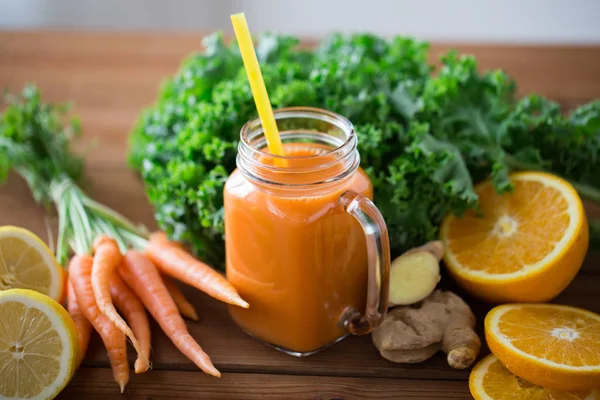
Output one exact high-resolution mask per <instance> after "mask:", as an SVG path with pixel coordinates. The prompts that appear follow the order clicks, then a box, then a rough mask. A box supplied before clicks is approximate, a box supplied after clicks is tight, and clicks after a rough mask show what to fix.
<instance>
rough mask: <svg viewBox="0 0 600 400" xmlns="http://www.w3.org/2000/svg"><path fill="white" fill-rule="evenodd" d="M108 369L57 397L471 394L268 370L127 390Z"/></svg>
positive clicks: (422, 383)
mask: <svg viewBox="0 0 600 400" xmlns="http://www.w3.org/2000/svg"><path fill="white" fill-rule="evenodd" d="M118 391H119V389H118V387H117V385H116V384H115V383H114V381H113V378H112V373H111V371H110V370H109V369H107V368H82V369H80V370H79V371H78V372H77V374H76V375H75V377H74V379H73V381H72V382H71V384H70V385H69V386H68V387H67V388H66V389H65V390H64V391H63V392H62V393H61V394H60V395H59V396H58V397H57V398H56V399H57V400H80V399H86V400H111V399H115V400H116V399H123V398H127V399H132V400H149V399H152V400H179V399H203V400H212V399H215V400H217V399H223V400H235V399H240V400H242V399H243V400H252V399H277V400H285V399H294V400H295V399H319V400H327V399H329V400H354V399H357V400H358V399H373V398H377V399H404V400H417V399H419V400H423V399H437V398H450V399H455V400H461V399H471V398H472V397H471V395H470V394H469V386H468V384H467V382H452V381H432V380H413V381H405V380H396V379H385V378H369V379H365V378H343V377H325V376H319V377H315V376H289V375H268V374H236V373H229V374H224V375H223V377H222V378H221V379H215V378H212V377H209V376H207V375H206V374H204V373H202V372H181V371H177V372H175V371H149V372H147V373H145V374H142V375H135V376H132V378H131V382H130V383H129V384H128V385H127V388H126V391H125V394H124V395H121V394H119V393H118Z"/></svg>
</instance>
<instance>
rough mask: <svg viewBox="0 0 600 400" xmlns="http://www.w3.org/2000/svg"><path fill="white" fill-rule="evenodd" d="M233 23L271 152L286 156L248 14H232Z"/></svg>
mask: <svg viewBox="0 0 600 400" xmlns="http://www.w3.org/2000/svg"><path fill="white" fill-rule="evenodd" d="M231 23H232V24H233V30H234V31H235V37H236V38H237V41H238V46H239V47H240V53H241V54H242V60H243V61H244V67H245V69H246V74H247V75H248V81H249V82H250V89H252V96H253V97H254V103H255V104H256V110H257V111H258V117H259V118H260V122H261V124H262V126H263V129H264V131H265V138H266V139H267V147H268V148H269V152H270V153H271V154H276V155H280V156H284V155H285V152H284V151H283V145H282V144H281V137H279V130H278V129H277V123H276V122H275V117H274V116H273V109H272V108H271V102H270V101H269V94H268V93H267V88H266V87H265V81H264V80H263V76H262V73H261V72H260V66H259V65H258V59H257V58H256V52H255V51H254V44H253V43H252V37H251V36H250V30H249V29H248V22H247V21H246V16H245V15H244V13H239V14H233V15H232V16H231Z"/></svg>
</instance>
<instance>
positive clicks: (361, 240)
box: [224, 109, 389, 355]
mask: <svg viewBox="0 0 600 400" xmlns="http://www.w3.org/2000/svg"><path fill="white" fill-rule="evenodd" d="M293 110H295V111H294V112H292V116H290V115H289V114H286V112H285V110H284V112H283V114H282V113H276V117H277V118H278V124H279V125H281V126H282V127H283V128H284V129H283V130H282V131H281V135H282V139H283V141H284V150H285V154H286V156H285V157H280V158H278V157H279V156H272V155H270V154H268V153H267V152H266V150H264V141H263V145H262V146H263V147H262V148H261V141H260V140H255V139H256V138H257V137H260V135H261V133H260V129H259V128H257V127H256V126H255V127H254V128H255V129H254V130H252V129H251V128H250V127H248V126H246V127H245V128H244V129H245V130H246V131H244V130H242V141H241V143H240V148H239V153H238V168H237V169H236V170H235V171H234V172H233V173H232V174H231V175H230V177H229V179H228V180H227V183H226V186H225V191H224V203H225V231H226V238H225V243H226V258H227V278H228V280H229V281H230V282H231V283H232V284H233V285H234V286H235V287H236V288H237V290H238V291H239V293H240V295H241V296H242V298H244V299H245V300H246V301H247V302H248V303H249V304H250V307H249V308H248V309H242V308H239V307H230V313H231V316H232V317H233V319H234V321H235V322H236V323H237V324H238V325H239V326H240V327H241V328H242V329H243V330H244V331H246V332H247V333H249V334H250V335H252V336H254V337H255V338H257V339H259V340H261V341H263V342H265V343H267V344H270V345H272V346H275V347H276V348H278V349H280V350H283V351H285V352H288V353H290V354H294V355H307V354H311V353H313V352H315V351H317V350H320V349H322V348H324V347H326V346H328V345H329V344H332V343H335V342H336V341H337V340H338V339H340V338H343V337H344V336H345V335H346V334H347V332H346V328H345V327H344V324H343V321H342V320H341V318H342V315H343V314H344V312H345V311H346V310H348V309H352V310H364V309H365V304H366V295H367V288H368V264H369V260H368V252H367V245H368V241H367V240H366V236H365V232H364V231H363V227H362V226H361V223H360V222H359V220H358V219H357V218H356V217H355V216H353V215H352V214H351V213H349V212H348V211H347V210H345V209H344V208H343V207H341V206H340V198H341V197H342V196H343V195H344V194H345V193H352V194H353V195H356V196H359V197H361V196H362V197H364V198H366V199H372V197H373V188H372V184H371V181H370V180H369V178H368V176H367V175H366V174H365V173H364V171H363V170H362V169H361V168H360V167H359V166H358V163H359V157H358V152H357V151H356V138H355V137H354V136H353V131H351V130H350V128H349V127H351V125H349V127H346V126H345V125H344V124H345V123H346V122H347V123H348V124H349V122H348V121H346V120H345V119H342V120H341V122H340V123H339V124H337V125H336V121H335V119H334V120H331V118H329V119H327V118H325V121H323V120H321V119H319V118H318V117H319V116H320V115H321V114H322V113H323V111H318V110H317V111H315V110H313V109H308V111H306V110H305V109H301V110H305V111H303V112H301V111H298V109H293ZM288 113H289V111H288ZM311 113H316V114H317V118H316V119H317V121H316V122H317V123H315V118H311V117H314V116H313V115H312V114H311ZM277 114H279V115H277ZM282 115H283V117H282ZM326 116H334V117H335V114H330V113H327V114H326ZM286 117H287V118H286ZM340 118H341V117H340ZM342 122H343V123H344V124H342ZM307 128H308V129H307ZM346 128H347V129H346ZM252 132H254V134H255V136H254V137H253V136H252ZM257 132H258V133H257ZM244 134H246V137H244ZM253 140H255V141H254V142H253ZM362 197H361V198H362ZM385 239H386V240H387V234H386V235H385ZM388 257H389V256H388Z"/></svg>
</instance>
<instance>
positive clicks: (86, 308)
mask: <svg viewBox="0 0 600 400" xmlns="http://www.w3.org/2000/svg"><path fill="white" fill-rule="evenodd" d="M92 264H93V259H92V257H91V256H90V255H87V254H86V255H76V256H75V257H73V258H72V259H71V263H70V264H69V282H70V283H71V285H73V290H74V292H75V295H76V296H77V303H78V304H79V308H80V310H81V313H82V314H83V316H85V318H86V319H87V320H88V321H89V322H90V323H91V324H92V326H93V327H94V329H95V330H96V331H97V332H98V334H99V335H100V337H101V338H102V341H103V342H104V346H105V347H106V351H107V352H108V358H109V360H110V364H111V366H112V370H113V376H114V378H115V381H116V382H117V384H118V385H119V387H120V388H121V393H123V391H124V390H125V385H127V382H129V363H128V362H127V347H126V346H127V343H126V341H125V335H124V334H123V333H122V332H121V331H119V330H118V329H117V327H116V326H115V325H114V324H113V323H112V321H111V320H110V319H108V318H107V317H106V316H105V315H104V314H102V312H101V311H100V309H99V308H98V306H97V304H96V300H95V298H94V292H93V289H92V282H91V274H92Z"/></svg>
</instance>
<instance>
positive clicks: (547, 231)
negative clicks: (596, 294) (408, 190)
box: [440, 172, 589, 303]
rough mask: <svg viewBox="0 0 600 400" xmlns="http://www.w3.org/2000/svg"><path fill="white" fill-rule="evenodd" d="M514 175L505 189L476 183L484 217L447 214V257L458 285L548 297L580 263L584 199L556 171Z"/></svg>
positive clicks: (520, 298)
mask: <svg viewBox="0 0 600 400" xmlns="http://www.w3.org/2000/svg"><path fill="white" fill-rule="evenodd" d="M510 180H511V182H512V183H513V185H514V191H513V192H512V193H506V194H504V195H499V194H498V193H496V191H495V189H494V186H493V185H492V183H491V182H490V181H486V182H483V183H481V184H479V185H478V186H477V187H476V193H477V195H478V196H479V203H480V208H481V214H482V215H481V216H480V215H477V214H476V213H475V212H473V211H469V212H467V213H466V215H465V216H464V217H462V218H459V217H455V216H454V215H449V216H448V217H446V218H445V219H444V221H443V223H442V226H441V229H440V236H441V239H442V241H443V242H444V248H445V254H444V261H445V264H446V266H447V267H448V270H449V271H450V274H451V275H452V276H453V277H454V279H455V280H456V281H457V282H458V284H459V285H460V286H462V287H463V288H464V289H465V290H466V291H468V292H470V293H471V294H473V295H474V296H477V297H479V298H481V299H483V300H486V301H488V302H492V303H506V302H544V301H548V300H550V299H552V298H554V297H555V296H557V295H558V294H559V293H560V292H561V291H563V290H564V289H565V288H566V287H567V286H568V285H569V283H570V282H571V281H572V280H573V278H574V277H575V275H576V274H577V272H578V271H579V269H580V268H581V264H582V263H583V259H584V257H585V253H586V251H587V248H588V241H589V232H588V225H587V220H586V216H585V211H584V208H583V204H582V202H581V199H580V197H579V195H578V194H577V192H576V191H575V189H574V188H573V186H571V184H570V183H568V182H567V181H565V180H563V179H561V178H559V177H557V176H554V175H551V174H547V173H544V172H518V173H514V174H511V176H510Z"/></svg>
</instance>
